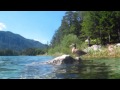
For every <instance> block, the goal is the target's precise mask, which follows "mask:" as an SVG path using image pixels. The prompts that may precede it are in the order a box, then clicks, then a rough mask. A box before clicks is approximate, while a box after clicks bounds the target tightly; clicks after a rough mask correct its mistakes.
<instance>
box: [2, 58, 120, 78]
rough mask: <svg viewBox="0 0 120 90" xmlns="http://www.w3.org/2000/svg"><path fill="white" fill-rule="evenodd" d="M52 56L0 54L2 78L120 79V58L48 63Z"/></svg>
mask: <svg viewBox="0 0 120 90" xmlns="http://www.w3.org/2000/svg"><path fill="white" fill-rule="evenodd" d="M53 58H54V57H52V56H0V79H114V78H115V79H119V78H120V58H113V59H98V60H83V61H82V62H81V64H79V65H61V66H54V65H48V64H45V63H44V62H46V61H48V60H51V59H53Z"/></svg>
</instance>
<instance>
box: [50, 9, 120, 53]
mask: <svg viewBox="0 0 120 90" xmlns="http://www.w3.org/2000/svg"><path fill="white" fill-rule="evenodd" d="M88 37H89V38H90V40H91V41H90V42H89V43H90V44H101V45H106V44H108V43H113V44H114V43H120V11H76V12H72V11H68V12H66V13H65V16H63V19H62V22H61V26H60V27H59V28H58V30H57V31H56V32H55V34H54V36H53V39H52V40H51V44H50V49H49V52H50V53H55V52H60V53H69V52H70V49H69V45H70V44H71V43H76V44H77V48H82V49H84V48H85V47H87V44H88V43H85V42H84V41H85V40H86V39H87V38H88Z"/></svg>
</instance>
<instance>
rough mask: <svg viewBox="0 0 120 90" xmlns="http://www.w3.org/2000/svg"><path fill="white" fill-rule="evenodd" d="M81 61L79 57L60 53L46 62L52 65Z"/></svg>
mask: <svg viewBox="0 0 120 90" xmlns="http://www.w3.org/2000/svg"><path fill="white" fill-rule="evenodd" d="M80 61H81V59H80V58H75V59H74V58H73V57H71V56H70V55H62V56H59V57H56V58H54V59H53V60H50V61H47V64H53V65H62V64H74V63H79V62H80Z"/></svg>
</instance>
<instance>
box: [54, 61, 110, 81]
mask: <svg viewBox="0 0 120 90" xmlns="http://www.w3.org/2000/svg"><path fill="white" fill-rule="evenodd" d="M109 73H112V71H111V70H110V66H108V65H106V64H105V63H97V62H94V60H83V61H82V62H81V63H80V64H79V65H78V64H76V65H63V66H59V67H57V70H56V71H55V76H56V78H62V79H108V78H109Z"/></svg>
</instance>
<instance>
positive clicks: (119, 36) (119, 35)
mask: <svg viewBox="0 0 120 90" xmlns="http://www.w3.org/2000/svg"><path fill="white" fill-rule="evenodd" d="M118 40H119V42H120V30H119V29H118Z"/></svg>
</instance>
